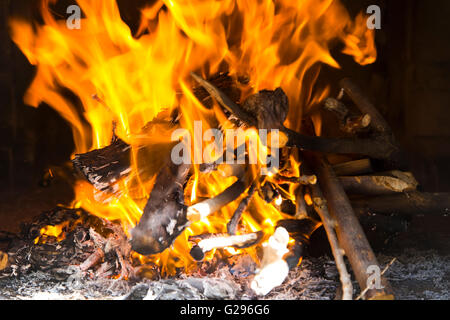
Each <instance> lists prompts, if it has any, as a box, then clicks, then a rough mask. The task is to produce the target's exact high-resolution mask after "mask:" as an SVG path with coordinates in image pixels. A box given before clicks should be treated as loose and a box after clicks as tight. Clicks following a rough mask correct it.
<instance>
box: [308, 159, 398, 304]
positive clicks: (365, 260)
mask: <svg viewBox="0 0 450 320" xmlns="http://www.w3.org/2000/svg"><path fill="white" fill-rule="evenodd" d="M307 158H308V159H307V160H308V163H309V165H311V167H312V168H314V171H315V172H316V174H317V176H318V179H319V185H320V188H321V190H322V192H323V195H324V198H325V199H326V200H327V204H328V209H329V210H330V213H331V216H332V218H333V219H334V220H335V221H336V223H337V226H336V232H337V237H338V241H339V244H340V245H341V246H342V248H343V249H344V250H345V255H346V256H347V257H348V259H349V261H350V264H351V266H352V269H353V272H354V273H355V276H356V279H357V281H358V283H359V286H360V287H361V288H365V287H366V286H367V281H368V277H369V275H368V274H367V270H369V269H368V268H369V267H371V266H378V265H379V264H378V261H377V259H376V257H375V254H374V253H373V251H372V248H371V247H370V244H369V242H368V241H367V238H366V236H365V234H364V231H363V229H362V228H361V225H360V224H359V221H358V219H357V218H356V216H355V213H354V211H353V208H352V206H351V205H350V201H349V200H348V198H347V195H346V194H345V191H344V190H343V188H342V186H341V185H340V183H339V180H338V178H337V177H336V175H335V173H334V172H333V170H332V169H331V167H330V165H329V164H328V162H327V161H326V160H325V159H323V158H322V157H319V156H315V155H311V154H307ZM381 283H382V285H383V287H384V289H373V290H369V291H368V294H367V296H368V298H370V299H393V298H394V295H393V293H392V289H391V288H390V285H389V283H388V282H387V280H386V279H385V278H384V277H383V278H382V279H381Z"/></svg>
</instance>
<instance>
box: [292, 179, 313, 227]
mask: <svg viewBox="0 0 450 320" xmlns="http://www.w3.org/2000/svg"><path fill="white" fill-rule="evenodd" d="M309 216H310V214H309V211H308V207H307V205H306V201H305V197H304V193H303V186H299V187H298V188H297V191H296V193H295V216H294V218H296V219H304V218H307V217H309Z"/></svg>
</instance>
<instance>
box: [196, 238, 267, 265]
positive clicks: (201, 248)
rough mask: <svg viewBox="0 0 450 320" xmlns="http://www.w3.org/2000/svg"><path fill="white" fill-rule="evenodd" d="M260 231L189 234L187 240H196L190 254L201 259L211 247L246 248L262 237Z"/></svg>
mask: <svg viewBox="0 0 450 320" xmlns="http://www.w3.org/2000/svg"><path fill="white" fill-rule="evenodd" d="M262 236H263V233H262V231H258V232H253V233H247V234H241V235H229V234H228V233H216V234H213V233H208V234H203V235H198V236H190V237H189V241H191V242H197V243H196V244H195V245H194V246H193V247H192V249H191V252H190V253H191V256H192V257H193V258H194V259H195V260H197V261H201V260H203V259H204V257H205V253H206V252H209V251H211V250H213V249H220V248H226V247H234V248H238V249H243V248H248V247H251V246H254V245H256V244H257V243H258V242H259V241H260V240H261V239H262Z"/></svg>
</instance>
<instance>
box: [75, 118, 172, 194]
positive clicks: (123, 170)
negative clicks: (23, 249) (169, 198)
mask: <svg viewBox="0 0 450 320" xmlns="http://www.w3.org/2000/svg"><path fill="white" fill-rule="evenodd" d="M175 111H177V109H174V111H173V112H171V113H169V112H168V110H165V111H162V112H160V113H159V114H158V115H157V116H156V117H155V118H154V119H153V120H152V121H150V122H149V123H147V124H146V125H145V126H144V127H143V128H142V130H141V133H140V134H138V135H136V136H135V138H136V141H138V142H139V145H133V152H132V146H130V145H129V144H127V143H126V142H124V141H123V140H121V139H119V138H117V137H113V141H112V143H111V144H110V145H109V146H107V147H104V148H102V149H97V150H93V151H90V152H87V153H83V154H77V155H75V158H74V159H73V160H72V163H73V166H74V168H75V170H76V171H77V172H79V173H81V175H82V176H83V177H84V178H86V179H87V180H88V181H89V182H90V183H91V184H92V185H93V186H94V187H95V190H96V191H97V193H96V200H98V201H101V202H106V200H108V199H109V197H110V196H111V195H115V196H116V197H120V196H121V194H120V192H121V190H120V187H119V185H118V183H119V181H120V180H121V179H124V178H128V177H130V174H131V173H132V168H131V167H132V159H133V161H135V162H137V163H138V164H139V172H135V174H139V175H141V179H147V178H149V177H151V176H153V175H155V174H157V173H158V171H159V169H160V168H161V166H162V165H164V160H165V159H166V158H167V155H170V152H171V149H172V147H173V145H174V143H173V142H172V141H169V140H164V139H162V140H161V141H156V142H155V141H153V140H152V139H151V138H149V137H152V136H153V135H154V134H155V133H159V134H161V132H169V131H170V130H172V129H175V128H176V127H177V122H178V119H179V115H178V114H177V113H176V112H175ZM114 136H115V133H114ZM132 153H133V155H132Z"/></svg>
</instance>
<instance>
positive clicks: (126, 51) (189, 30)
mask: <svg viewBox="0 0 450 320" xmlns="http://www.w3.org/2000/svg"><path fill="white" fill-rule="evenodd" d="M53 2H55V1H52V0H46V1H43V4H42V16H43V20H44V25H31V24H29V23H28V22H24V21H21V20H17V19H15V20H12V21H11V23H10V25H11V29H12V36H13V39H14V41H15V42H16V43H17V44H18V46H19V47H20V48H21V50H22V51H23V53H24V54H25V55H26V57H27V58H28V60H29V61H30V63H32V64H33V65H35V66H36V67H37V73H36V77H35V79H34V81H33V83H32V84H31V86H30V88H29V90H28V91H27V93H26V96H25V102H26V103H27V104H29V105H31V106H34V107H38V106H39V105H40V104H41V103H47V104H48V105H50V106H51V107H53V108H54V109H55V110H57V111H58V112H59V113H60V114H61V115H62V116H63V117H64V118H65V119H66V120H67V121H68V122H69V123H70V124H71V126H72V130H73V136H74V141H75V146H76V149H75V152H74V153H85V152H87V151H90V150H93V149H98V148H101V147H105V146H107V145H109V144H110V142H111V138H112V135H113V131H114V132H115V134H116V135H117V136H118V137H119V138H120V139H122V140H123V141H125V142H126V143H128V144H129V145H131V148H132V152H131V154H132V156H131V163H132V166H131V167H132V174H131V175H130V176H131V178H130V179H127V180H123V181H122V180H121V181H118V187H119V188H120V191H121V192H120V194H121V197H119V198H114V199H112V200H111V201H109V202H108V203H101V202H99V201H97V200H96V199H95V198H94V190H93V187H92V185H90V184H88V183H86V182H81V181H80V182H78V183H77V184H76V185H75V190H76V199H75V201H74V204H73V205H74V206H75V207H83V208H84V209H86V210H88V211H90V212H92V213H94V214H96V215H98V216H101V217H104V218H107V219H111V220H113V219H114V220H117V219H118V220H120V221H121V222H122V225H123V228H124V229H125V231H128V230H129V229H130V228H132V227H134V226H135V225H136V223H137V222H138V221H139V219H140V217H141V215H142V208H143V207H144V205H145V203H146V200H147V198H148V195H149V193H150V191H151V189H152V186H153V185H152V184H153V181H154V180H153V179H145V180H144V179H141V178H142V177H141V176H140V172H139V168H140V167H141V165H142V163H140V162H139V161H138V160H137V157H136V146H137V145H139V143H141V140H142V137H141V136H140V135H139V134H140V132H141V130H142V128H143V127H144V126H145V125H146V124H147V123H148V122H149V121H151V120H152V119H153V118H154V117H155V116H156V115H157V114H158V113H160V112H161V111H163V110H166V109H167V110H168V111H169V112H170V111H172V110H173V109H175V108H179V109H180V111H181V114H182V117H181V119H180V123H181V126H182V127H183V128H185V129H187V130H189V131H190V132H191V133H194V122H195V121H201V123H202V126H203V130H206V129H208V128H211V127H213V126H214V125H215V124H216V123H217V122H219V123H220V124H221V126H222V128H227V126H229V124H228V123H226V122H225V119H226V116H225V115H224V112H223V111H222V109H221V108H219V107H218V106H217V105H215V106H214V107H213V108H212V109H207V108H205V107H204V106H203V105H202V104H201V103H200V102H199V101H198V100H197V99H196V98H195V96H194V94H193V92H192V90H191V88H192V83H191V82H190V76H189V74H190V72H192V71H196V72H197V73H202V74H203V76H204V77H205V78H207V77H208V75H213V74H216V73H218V72H221V71H227V72H229V74H230V75H231V76H232V77H233V78H234V79H237V78H238V77H242V76H245V77H246V78H248V79H249V80H250V82H249V83H248V84H242V85H241V86H242V88H241V91H242V96H241V100H242V101H243V99H245V98H246V97H248V96H249V95H250V94H252V93H255V92H257V91H259V90H262V89H268V90H274V89H276V88H278V87H281V88H282V89H283V90H284V92H285V93H286V94H287V96H288V98H289V103H290V105H291V108H290V110H289V114H288V118H287V121H286V123H285V125H286V126H288V127H289V128H292V129H299V128H300V119H301V115H302V113H303V112H304V111H305V110H307V109H308V108H309V107H310V106H311V105H313V104H314V103H316V102H317V101H319V100H320V99H323V98H324V97H326V96H327V90H324V91H322V92H319V93H315V94H312V92H313V90H312V89H313V86H314V79H316V78H317V76H318V74H319V71H320V65H321V64H326V65H329V66H332V67H335V68H339V65H338V63H337V62H336V61H335V60H334V59H333V57H332V56H331V54H330V47H329V46H330V44H331V43H332V42H335V41H336V40H340V41H341V42H342V43H344V45H345V48H344V49H343V52H344V53H346V54H349V55H352V56H353V57H354V58H355V60H356V61H357V62H358V63H360V64H367V63H371V62H373V61H375V59H376V50H375V46H374V41H373V31H370V30H367V28H366V27H365V19H364V15H359V16H358V17H357V19H356V21H352V20H351V18H350V16H349V14H348V12H347V11H346V10H345V8H344V7H343V6H342V5H341V4H340V3H339V2H338V1H333V0H321V1H318V0H302V1H291V0H280V1H272V0H262V1H254V0H240V1H235V0H224V1H215V0H162V1H157V2H156V3H155V4H154V5H152V6H150V7H146V8H144V9H142V11H141V17H142V20H141V24H140V27H139V30H138V32H137V33H136V34H134V35H133V34H132V33H131V31H130V28H129V27H128V26H127V25H126V24H125V23H124V22H123V21H122V20H121V18H120V14H119V10H118V7H117V4H116V3H115V2H114V1H106V0H105V1H100V0H78V1H77V2H78V4H79V6H80V7H81V9H82V11H83V13H84V15H85V18H84V19H82V21H81V29H79V30H77V29H73V30H70V29H68V28H67V26H66V21H64V20H62V21H61V20H56V19H55V18H54V17H53V16H52V14H51V11H50V9H49V5H50V4H51V3H53ZM307 79H308V80H307ZM311 79H313V80H311ZM62 87H63V88H67V89H69V90H70V91H72V92H73V93H74V94H75V95H76V96H77V97H79V99H80V101H81V104H82V112H81V113H80V112H79V111H78V110H77V107H76V106H75V105H73V103H72V102H71V101H70V100H69V99H67V98H66V97H65V96H64V94H63V93H62V92H61V90H60V88H62ZM93 97H94V98H93ZM85 120H87V122H86V121H85ZM315 122H316V123H315V124H316V128H320V126H318V123H319V122H320V119H316V120H315ZM114 124H116V125H115V130H113V126H114ZM319 131H320V130H319ZM146 139H148V140H151V141H158V142H161V143H169V142H170V134H166V133H163V132H153V133H152V135H151V136H148V137H146ZM196 152H198V151H196V150H194V152H193V154H194V156H195V153H196ZM294 162H295V161H294ZM293 167H298V164H296V166H293ZM195 170H196V173H195V174H194V175H192V178H191V181H189V183H188V187H186V189H185V195H184V196H185V201H186V203H188V204H191V203H192V204H193V203H195V202H198V200H197V199H201V198H206V197H207V198H211V197H213V196H215V195H217V194H218V193H220V192H221V191H223V190H225V189H226V188H227V187H229V186H230V185H231V184H232V183H233V182H234V180H235V178H233V177H228V178H224V177H223V176H221V175H220V174H219V173H218V172H213V173H211V174H207V175H201V174H199V173H198V168H197V166H196V167H195ZM294 174H296V176H298V172H297V173H294ZM273 177H274V173H270V174H269V176H268V179H269V180H270V179H272V178H273ZM289 196H290V198H292V199H295V196H293V193H292V192H290V195H289ZM308 200H309V199H306V201H307V202H308V203H309V202H310V201H308ZM280 201H281V198H278V199H277V200H276V204H281V202H280ZM238 203H239V201H234V202H232V203H231V204H229V205H227V206H226V207H224V208H222V209H221V210H219V211H218V212H215V213H213V214H211V215H208V216H207V217H205V218H202V219H200V220H199V221H198V222H195V223H193V224H191V226H190V227H189V228H188V229H186V230H185V232H184V233H182V234H181V235H180V236H179V237H178V239H177V240H176V241H175V243H174V244H173V246H172V248H170V249H167V250H165V251H164V252H162V253H161V254H158V255H154V256H152V257H148V258H147V259H150V260H151V261H153V262H155V263H156V264H158V265H160V266H162V270H163V272H167V273H169V274H170V273H173V272H175V270H176V268H180V267H185V268H190V267H191V266H194V265H195V264H194V261H193V259H192V258H191V257H190V255H189V251H190V248H189V245H188V237H189V236H190V235H197V234H202V233H220V232H226V224H227V222H228V221H229V219H230V218H231V216H232V214H233V212H234V211H235V210H236V208H237V205H238ZM285 217H286V216H285V215H284V214H283V213H281V212H280V211H279V210H278V209H277V208H276V207H275V206H273V205H272V204H267V203H266V202H265V201H263V200H262V199H261V198H260V197H259V196H258V195H255V197H253V199H252V202H251V205H250V206H249V207H248V209H247V210H246V212H245V213H244V215H243V217H242V223H241V229H240V230H239V232H242V233H244V232H247V233H248V232H257V231H260V230H262V231H263V232H264V233H265V239H266V240H267V238H268V236H270V235H271V234H273V232H274V226H275V225H276V221H278V220H280V219H283V218H285ZM61 230H62V229H60V228H59V227H47V228H45V230H43V231H41V234H42V235H44V234H46V235H53V236H56V237H59V236H60V235H61ZM253 250H254V249H245V251H246V252H248V253H250V254H251V255H252V256H255V252H254V251H253ZM225 251H227V252H228V253H229V254H236V253H239V252H241V250H235V249H233V248H227V249H226V250H225ZM214 252H215V250H213V251H211V252H209V253H208V254H207V258H208V257H209V258H211V257H212V256H213V255H214ZM139 258H141V259H145V258H144V257H142V256H140V257H139Z"/></svg>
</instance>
